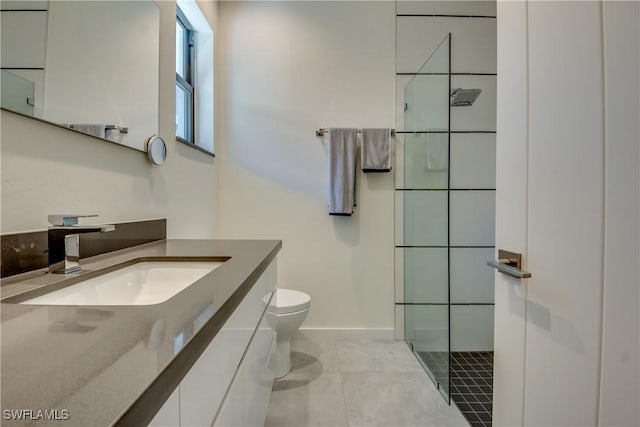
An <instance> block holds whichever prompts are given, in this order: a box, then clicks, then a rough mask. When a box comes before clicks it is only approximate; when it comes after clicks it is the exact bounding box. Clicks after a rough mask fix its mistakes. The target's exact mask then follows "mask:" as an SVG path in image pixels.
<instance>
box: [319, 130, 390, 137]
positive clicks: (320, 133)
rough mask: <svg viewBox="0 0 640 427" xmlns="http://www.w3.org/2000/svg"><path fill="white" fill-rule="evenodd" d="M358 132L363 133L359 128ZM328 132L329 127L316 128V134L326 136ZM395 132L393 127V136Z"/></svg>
mask: <svg viewBox="0 0 640 427" xmlns="http://www.w3.org/2000/svg"><path fill="white" fill-rule="evenodd" d="M356 132H358V133H361V131H360V129H358V130H357V131H356ZM327 133H329V129H327V128H320V129H317V130H316V136H325V135H326V134H327ZM395 134H396V130H395V129H391V136H395Z"/></svg>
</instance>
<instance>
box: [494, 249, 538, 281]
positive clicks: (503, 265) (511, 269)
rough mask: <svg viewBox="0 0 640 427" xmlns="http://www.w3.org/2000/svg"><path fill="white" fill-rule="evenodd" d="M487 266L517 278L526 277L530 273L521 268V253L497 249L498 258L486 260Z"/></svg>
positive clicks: (529, 275)
mask: <svg viewBox="0 0 640 427" xmlns="http://www.w3.org/2000/svg"><path fill="white" fill-rule="evenodd" d="M487 265H488V266H489V267H493V268H495V269H496V270H498V271H499V272H500V273H504V274H507V275H509V276H511V277H516V278H518V279H528V278H529V277H531V273H529V272H527V271H523V270H521V267H522V254H519V253H516V252H510V251H505V250H504V249H498V260H497V261H496V260H491V261H487Z"/></svg>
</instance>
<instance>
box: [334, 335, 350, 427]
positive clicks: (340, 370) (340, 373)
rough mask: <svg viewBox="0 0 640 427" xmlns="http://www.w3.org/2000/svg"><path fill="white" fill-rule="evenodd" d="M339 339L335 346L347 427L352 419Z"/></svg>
mask: <svg viewBox="0 0 640 427" xmlns="http://www.w3.org/2000/svg"><path fill="white" fill-rule="evenodd" d="M336 341H337V340H336V339H334V340H333V348H334V349H335V352H336V358H337V359H338V376H339V377H340V391H341V392H342V405H343V407H344V415H345V418H346V420H347V427H350V426H351V420H350V419H349V410H348V409H347V394H346V393H345V392H344V380H343V378H342V374H343V372H342V364H341V363H340V353H339V352H338V343H337V342H336Z"/></svg>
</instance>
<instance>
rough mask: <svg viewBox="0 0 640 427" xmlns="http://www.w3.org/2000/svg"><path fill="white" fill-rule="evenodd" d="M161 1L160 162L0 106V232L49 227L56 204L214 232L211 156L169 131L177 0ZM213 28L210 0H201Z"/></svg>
mask: <svg viewBox="0 0 640 427" xmlns="http://www.w3.org/2000/svg"><path fill="white" fill-rule="evenodd" d="M157 4H158V7H159V8H160V28H161V30H160V92H159V120H158V121H159V123H160V126H159V133H160V136H162V137H163V138H164V139H165V141H166V143H167V147H168V157H167V162H166V163H165V165H163V166H161V167H152V166H151V164H150V163H149V161H148V160H147V159H146V155H145V154H144V153H142V152H138V151H134V150H131V149H129V148H124V147H121V146H118V145H116V144H112V143H107V142H103V141H98V140H96V139H94V138H91V137H88V136H84V135H81V134H77V133H75V132H71V131H66V130H64V129H59V128H56V127H53V126H51V125H47V124H44V123H40V122H36V121H34V120H31V119H27V118H24V117H20V116H16V115H15V114H13V113H10V112H6V111H2V112H1V113H0V114H1V115H0V120H1V124H2V130H1V133H0V137H1V144H2V146H1V151H0V154H1V155H2V159H1V162H2V219H1V224H2V226H1V231H2V232H3V233H7V232H15V231H23V230H29V229H43V228H45V227H47V214H49V213H54V212H78V213H85V212H86V213H98V214H100V218H99V220H100V221H105V222H108V221H114V222H115V221H126V220H135V219H141V218H148V217H166V218H167V219H168V236H169V237H170V238H171V237H172V238H176V237H184V238H212V237H215V236H217V225H218V223H217V218H218V213H217V206H218V203H217V188H218V176H217V175H218V167H217V164H216V162H217V160H215V159H214V158H212V157H210V156H207V155H206V154H203V153H201V152H199V151H196V150H194V149H192V148H190V147H187V146H185V145H184V144H181V143H177V142H175V140H174V137H175V125H174V123H175V111H174V98H175V3H174V2H169V1H161V2H158V3H157ZM200 5H201V8H202V9H203V12H204V14H205V16H206V17H207V19H208V20H209V21H210V23H211V26H212V28H214V29H215V28H216V22H217V16H216V15H217V13H216V4H215V3H213V2H202V3H200Z"/></svg>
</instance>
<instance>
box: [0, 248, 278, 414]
mask: <svg viewBox="0 0 640 427" xmlns="http://www.w3.org/2000/svg"><path fill="white" fill-rule="evenodd" d="M281 247H282V242H281V241H276V240H163V241H159V242H154V243H148V244H145V245H141V246H136V247H133V248H129V249H124V250H120V251H115V252H110V253H107V254H104V255H99V256H95V257H92V258H87V259H83V260H82V263H81V265H82V268H83V271H82V272H80V273H75V274H68V275H53V274H48V273H46V271H45V270H38V271H34V272H30V273H25V274H21V275H19V276H13V277H9V278H6V279H2V280H1V281H0V292H1V295H2V298H3V300H2V302H1V304H0V322H1V323H0V328H1V344H2V345H1V350H0V351H1V361H2V363H1V365H0V368H1V387H2V388H1V389H2V399H1V400H2V410H3V413H2V422H3V424H4V425H20V424H26V423H25V421H8V420H7V419H6V416H7V410H32V411H33V416H34V417H35V416H36V415H37V414H38V412H37V411H39V410H43V411H44V410H49V411H50V410H58V413H57V415H59V416H60V417H64V412H63V410H66V411H68V416H69V419H68V420H66V421H65V420H61V421H58V422H57V423H59V424H63V425H73V426H94V425H95V426H106V425H112V424H116V425H146V424H147V423H148V422H149V421H150V420H151V419H152V418H153V416H154V414H155V413H156V411H157V410H158V409H159V408H160V407H161V406H162V404H163V403H164V401H165V400H166V399H167V398H168V396H169V395H170V394H171V392H172V391H173V390H174V389H175V387H176V386H177V385H178V384H179V383H180V381H181V379H182V378H183V377H184V375H185V374H186V373H187V372H188V371H189V369H190V368H191V366H192V365H193V364H194V362H195V361H196V360H197V359H198V357H199V356H200V354H201V353H202V352H203V351H204V349H205V348H206V347H207V346H208V345H209V343H210V342H211V341H212V340H213V338H214V337H215V335H216V333H217V332H218V330H219V329H220V328H221V327H222V325H223V324H224V322H225V321H226V320H227V319H228V318H229V316H230V315H231V313H233V311H234V310H235V308H236V307H237V306H238V305H239V304H240V301H242V299H243V298H244V296H245V295H246V294H247V292H248V291H249V290H250V289H251V287H252V286H253V284H254V283H255V282H256V280H257V279H258V278H259V277H260V275H261V274H262V273H263V272H264V270H265V269H266V267H267V266H268V265H269V263H270V262H271V261H272V260H273V259H274V258H275V256H276V254H277V253H278V251H279V250H280V248H281ZM156 257H169V258H171V257H173V258H183V257H230V259H228V260H227V261H226V262H225V263H224V264H223V265H221V266H220V267H218V268H216V269H215V270H213V271H212V272H210V273H208V274H207V275H206V276H204V277H203V278H202V279H200V280H198V281H197V282H195V283H194V284H193V285H191V286H189V287H187V288H186V289H184V290H183V291H181V292H180V293H178V294H177V295H175V296H174V297H172V298H170V299H168V300H167V301H165V302H163V303H160V304H155V305H138V306H46V305H41V306H36V305H25V304H18V303H12V302H7V301H15V300H20V298H21V297H20V296H18V294H22V293H24V292H27V291H29V292H30V293H31V292H32V291H34V290H36V291H35V292H36V293H37V292H38V290H39V289H43V287H44V286H50V285H54V287H55V284H56V283H59V282H60V281H62V280H67V279H69V278H75V277H80V276H82V275H92V272H95V271H96V270H102V269H109V268H113V267H114V266H115V265H117V264H121V263H126V262H131V261H132V260H135V259H138V258H156ZM93 274H95V273H93ZM87 277H89V276H87ZM34 296H35V295H34ZM36 424H37V423H36Z"/></svg>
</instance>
